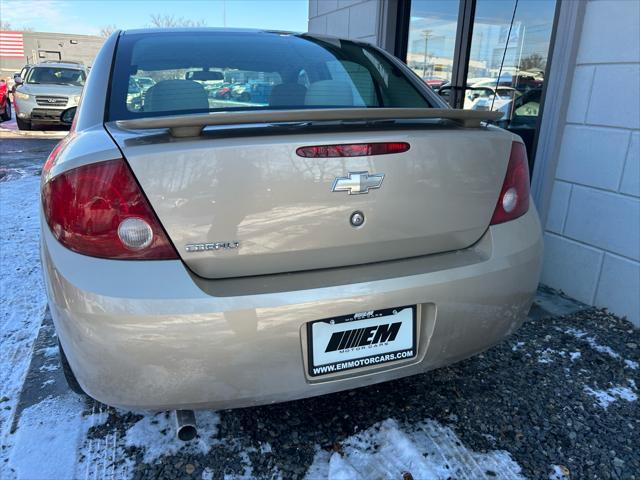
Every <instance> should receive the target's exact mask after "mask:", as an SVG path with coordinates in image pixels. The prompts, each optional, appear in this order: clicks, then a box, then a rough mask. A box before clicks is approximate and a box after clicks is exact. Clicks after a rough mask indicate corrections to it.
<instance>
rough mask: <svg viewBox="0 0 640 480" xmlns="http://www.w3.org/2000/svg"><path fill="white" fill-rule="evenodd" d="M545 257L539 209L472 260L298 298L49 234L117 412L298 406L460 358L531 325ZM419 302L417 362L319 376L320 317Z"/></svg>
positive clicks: (63, 319)
mask: <svg viewBox="0 0 640 480" xmlns="http://www.w3.org/2000/svg"><path fill="white" fill-rule="evenodd" d="M541 255H542V240H541V232H540V225H539V221H538V216H537V213H536V211H535V209H534V208H533V207H532V208H531V209H530V211H529V212H528V213H527V214H526V215H524V216H523V217H520V218H519V219H517V220H515V221H512V222H508V223H505V224H501V225H497V226H494V227H491V228H490V229H489V230H488V231H487V233H486V234H485V235H484V236H483V238H482V239H481V240H480V241H479V242H478V243H477V244H476V245H475V246H473V247H471V248H469V249H467V250H465V251H462V252H453V253H447V254H439V255H431V256H429V257H424V258H422V259H415V260H406V261H403V262H386V263H385V264H380V265H382V267H380V265H379V266H377V267H371V268H372V269H375V268H378V269H379V268H385V269H387V270H388V271H389V272H393V278H382V279H381V278H379V277H376V276H375V275H373V276H372V278H374V277H375V279H373V280H370V281H364V280H362V279H363V278H364V277H362V276H359V277H357V278H358V282H357V283H347V284H340V285H337V286H335V285H334V286H330V285H324V286H318V285H316V284H314V283H313V281H311V280H310V281H309V286H310V287H309V288H307V285H306V284H305V274H299V276H298V277H297V279H298V280H297V287H296V288H295V289H289V290H286V289H282V288H272V289H271V291H262V292H259V291H256V292H248V291H243V290H242V284H243V282H251V281H252V280H249V279H246V280H235V281H230V283H229V282H227V281H225V280H218V281H199V282H198V284H197V283H196V282H194V279H193V277H192V276H191V274H190V273H189V272H188V271H187V270H186V268H185V267H184V265H183V264H182V263H181V262H180V261H156V262H128V261H127V262H124V261H111V260H101V259H95V258H90V257H86V256H83V255H78V254H75V253H73V252H71V251H69V250H67V249H65V248H64V247H62V246H61V245H60V244H59V243H58V242H57V241H56V240H55V239H54V238H53V237H52V236H51V234H50V233H49V231H48V228H47V227H46V225H44V226H43V234H42V260H43V265H44V271H45V279H46V284H47V289H48V296H49V304H50V308H51V312H52V315H53V319H54V322H55V326H56V330H57V332H58V335H59V337H60V341H61V342H62V345H63V347H64V349H65V352H66V354H67V357H68V360H69V363H70V365H71V367H72V369H73V371H74V372H75V374H76V377H77V379H78V381H79V383H80V384H81V385H82V387H83V388H84V389H85V391H86V392H87V393H88V394H89V395H91V396H92V397H94V398H96V399H97V400H100V401H101V402H104V403H106V404H109V405H114V406H121V407H132V408H149V409H173V408H231V407H243V406H250V405H259V404H265V403H271V402H279V401H287V400H293V399H298V398H304V397H309V396H315V395H321V394H325V393H330V392H336V391H340V390H345V389H350V388H356V387H361V386H364V385H369V384H373V383H377V382H382V381H385V380H390V379H394V378H399V377H403V376H407V375H412V374H416V373H420V372H424V371H427V370H430V369H433V368H437V367H440V366H443V365H447V364H450V363H453V362H456V361H459V360H461V359H463V358H466V357H468V356H470V355H473V354H475V353H478V352H480V351H482V350H484V349H486V348H488V347H490V346H491V345H493V344H495V343H496V342H498V341H500V340H501V339H503V338H504V337H506V336H508V335H509V334H511V333H512V332H514V331H515V330H516V329H517V328H518V327H519V326H520V324H521V323H522V321H523V320H524V318H525V317H526V314H527V312H528V310H529V307H530V305H531V302H532V299H533V296H534V294H535V290H536V287H537V284H538V279H539V274H540V261H541ZM416 267H419V268H418V270H419V271H416ZM367 268H369V267H362V268H360V270H359V271H360V273H362V272H364V275H365V276H366V275H367ZM403 271H404V272H408V274H406V273H405V274H404V276H403V275H396V273H397V272H403ZM282 278H283V283H282V285H284V286H286V285H287V283H286V275H285V276H282ZM309 278H311V277H309ZM234 282H235V283H234ZM254 282H255V280H254ZM258 283H260V282H258ZM204 284H209V286H210V287H211V289H212V290H213V291H220V292H224V293H223V294H217V295H216V294H212V293H211V291H210V290H208V288H207V285H204ZM276 284H277V278H276V283H275V284H274V285H276ZM203 285H204V288H200V287H203ZM227 287H228V288H227ZM225 288H226V290H225ZM205 290H206V291H205ZM234 291H235V293H234ZM207 292H208V293H207ZM409 304H417V305H418V332H417V335H418V356H417V358H415V359H411V360H409V361H406V360H400V361H397V362H395V363H394V364H387V365H384V366H377V367H366V368H363V369H359V370H352V371H349V372H341V373H336V374H330V375H328V376H326V377H320V378H317V377H316V378H310V377H309V376H308V374H307V368H306V362H307V347H306V337H305V336H306V329H305V328H304V327H305V324H306V322H309V321H311V320H316V319H321V318H327V317H333V316H338V315H346V314H350V313H354V312H359V311H364V310H369V309H382V308H388V307H394V306H401V305H409Z"/></svg>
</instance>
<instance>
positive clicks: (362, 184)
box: [331, 172, 384, 195]
mask: <svg viewBox="0 0 640 480" xmlns="http://www.w3.org/2000/svg"><path fill="white" fill-rule="evenodd" d="M382 180H384V173H374V174H372V175H369V172H349V175H348V176H346V177H336V179H335V180H334V181H333V187H331V191H332V192H349V195H360V194H361V193H369V190H370V189H372V188H380V186H381V185H382Z"/></svg>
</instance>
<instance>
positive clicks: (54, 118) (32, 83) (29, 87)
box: [13, 61, 87, 130]
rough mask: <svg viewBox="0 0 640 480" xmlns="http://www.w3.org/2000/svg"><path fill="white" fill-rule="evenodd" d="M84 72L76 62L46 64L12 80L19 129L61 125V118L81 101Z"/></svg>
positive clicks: (84, 78)
mask: <svg viewBox="0 0 640 480" xmlns="http://www.w3.org/2000/svg"><path fill="white" fill-rule="evenodd" d="M86 80H87V69H86V67H85V66H84V65H83V64H81V63H76V62H51V61H46V62H42V63H40V64H38V65H34V66H33V67H31V68H29V70H28V71H27V73H26V75H25V77H24V78H22V77H21V76H17V77H16V78H15V82H16V89H15V91H14V92H13V99H14V109H15V112H16V113H15V115H16V122H17V123H18V128H19V129H20V130H31V129H32V128H33V127H34V125H38V126H43V125H63V123H62V122H61V121H60V115H61V114H62V112H63V111H64V110H66V109H68V108H71V107H75V106H77V105H78V103H79V102H80V95H81V94H82V89H83V87H84V83H85V81H86Z"/></svg>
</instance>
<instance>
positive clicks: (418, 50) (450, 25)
mask: <svg viewBox="0 0 640 480" xmlns="http://www.w3.org/2000/svg"><path fill="white" fill-rule="evenodd" d="M458 8H459V2H458V1H457V0H413V2H411V17H410V20H409V39H408V44H407V65H409V67H411V68H412V69H413V71H415V72H416V73H417V74H418V75H419V76H420V77H421V78H422V79H423V80H424V81H425V82H426V83H427V84H428V85H429V86H430V87H431V88H433V89H434V90H437V89H439V88H440V87H441V86H443V85H445V84H446V83H448V82H450V81H451V72H452V70H453V57H454V55H453V53H454V49H455V44H456V28H457V25H458Z"/></svg>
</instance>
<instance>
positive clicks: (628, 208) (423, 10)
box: [309, 0, 640, 326]
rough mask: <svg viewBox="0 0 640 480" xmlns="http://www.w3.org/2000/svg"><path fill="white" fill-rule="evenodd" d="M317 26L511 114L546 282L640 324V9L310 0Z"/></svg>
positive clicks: (554, 2) (456, 97) (485, 1)
mask: <svg viewBox="0 0 640 480" xmlns="http://www.w3.org/2000/svg"><path fill="white" fill-rule="evenodd" d="M309 31H310V32H312V33H317V34H325V35H334V36H341V37H346V38H352V39H357V40H361V41H366V42H369V43H372V44H374V45H377V46H379V47H381V48H384V49H386V50H387V51H389V52H391V53H393V54H395V55H396V56H398V57H399V58H401V59H403V60H405V62H407V64H408V65H409V66H410V67H411V68H412V69H413V70H414V71H415V72H416V73H417V74H418V75H420V76H421V77H422V78H423V80H424V81H425V82H427V84H429V85H430V86H432V88H434V89H437V91H438V92H439V93H440V94H441V95H442V96H443V97H446V98H447V99H448V100H449V101H450V103H451V104H452V106H454V107H455V108H486V106H487V105H490V108H493V109H494V110H495V109H501V110H504V112H505V113H504V118H503V120H501V121H499V122H498V124H500V125H501V126H503V127H504V128H507V129H508V130H510V131H513V132H515V133H518V134H519V135H521V136H522V138H523V139H524V140H525V143H526V144H527V150H528V153H529V157H530V166H531V169H532V196H533V198H534V200H535V202H536V205H537V207H538V210H539V212H540V217H541V221H542V222H543V228H544V236H545V257H544V268H543V274H542V282H543V283H544V284H546V285H549V286H551V287H553V288H556V289H560V290H562V291H564V292H566V293H567V294H568V295H570V296H572V297H573V298H575V299H577V300H580V301H582V302H584V303H587V304H590V305H596V306H600V307H607V308H608V309H609V310H610V311H612V312H614V313H616V314H617V315H620V316H626V317H627V318H628V319H629V320H631V321H632V322H633V323H634V324H635V325H636V326H640V169H639V165H640V2H637V1H635V0H579V1H569V0H519V1H517V2H516V1H515V0H513V1H511V0H503V1H499V2H498V1H496V0H310V1H309ZM456 87H457V88H456ZM483 100H484V101H485V103H482V102H483ZM483 106H484V107H483Z"/></svg>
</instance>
